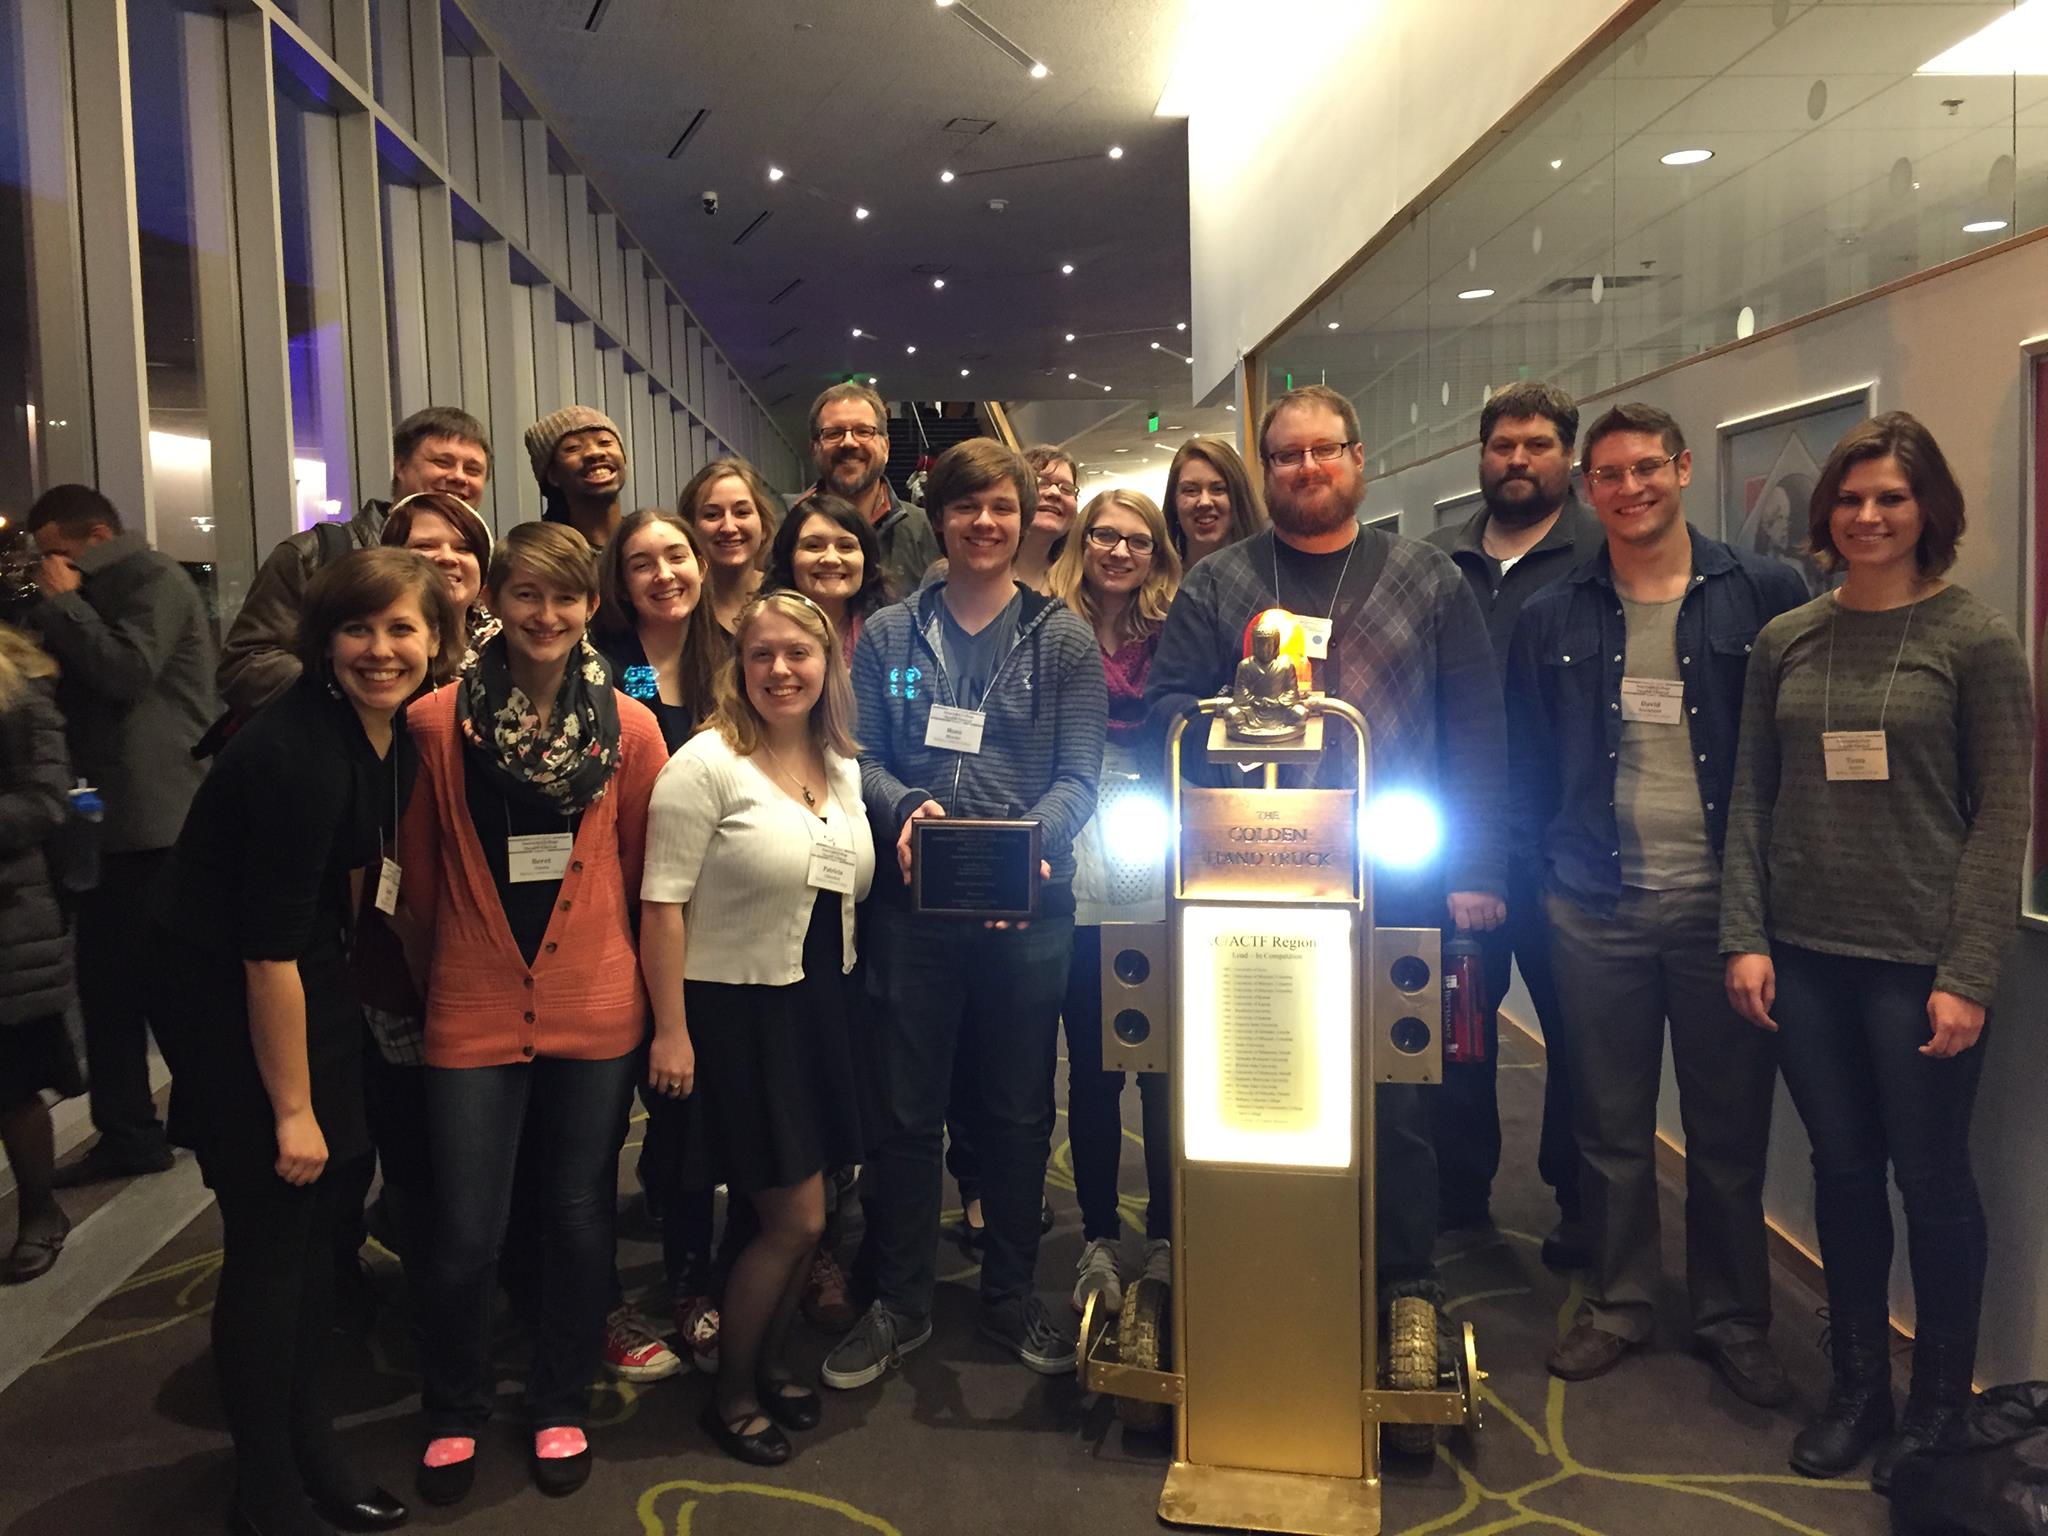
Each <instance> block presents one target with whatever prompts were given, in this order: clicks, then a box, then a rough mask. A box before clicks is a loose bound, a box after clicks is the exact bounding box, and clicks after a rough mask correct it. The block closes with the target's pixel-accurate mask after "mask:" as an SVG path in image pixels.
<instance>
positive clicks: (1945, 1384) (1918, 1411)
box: [1870, 1327, 1977, 1493]
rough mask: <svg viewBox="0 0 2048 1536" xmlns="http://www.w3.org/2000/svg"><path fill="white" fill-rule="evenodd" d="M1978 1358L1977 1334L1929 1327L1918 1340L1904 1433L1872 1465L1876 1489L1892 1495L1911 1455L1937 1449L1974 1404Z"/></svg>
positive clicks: (1901, 1426)
mask: <svg viewBox="0 0 2048 1536" xmlns="http://www.w3.org/2000/svg"><path fill="white" fill-rule="evenodd" d="M1976 1360H1977V1339H1976V1335H1975V1334H1974V1333H1958V1332H1955V1331H1954V1330H1951V1329H1944V1328H1934V1327H1928V1328H1923V1329H1921V1330H1920V1333H1919V1334H1918V1336H1917V1337H1915V1339H1914V1340H1913V1385H1912V1387H1911V1388H1910V1389H1909V1390H1908V1391H1907V1393H1906V1412H1905V1414H1904V1416H1903V1417H1902V1418H1900V1420H1899V1432H1898V1433H1897V1434H1896V1435H1893V1436H1892V1437H1891V1439H1889V1440H1887V1441H1886V1442H1885V1443H1884V1447H1883V1448H1882V1449H1881V1450H1879V1451H1878V1453H1877V1459H1876V1460H1875V1461H1874V1462H1872V1463H1871V1466H1870V1486H1871V1487H1873V1488H1875V1489H1876V1490H1877V1491H1878V1492H1879V1493H1889V1492H1891V1486H1892V1473H1893V1472H1894V1471H1896V1470H1897V1469H1898V1465H1899V1463H1900V1462H1902V1461H1904V1460H1905V1459H1906V1458H1907V1457H1908V1456H1913V1455H1917V1454H1918V1453H1920V1452H1921V1451H1925V1450H1927V1449H1929V1448H1931V1447H1932V1446H1933V1444H1934V1442H1935V1441H1937V1440H1939V1439H1940V1438H1941V1432H1942V1431H1943V1430H1945V1429H1947V1428H1948V1426H1949V1425H1951V1424H1953V1423H1954V1422H1955V1421H1956V1420H1957V1419H1959V1418H1961V1417H1962V1414H1963V1410H1964V1409H1965V1408H1967V1407H1969V1406H1970V1397H1971V1393H1972V1388H1971V1385H1970V1372H1971V1369H1972V1368H1973V1367H1974V1366H1975V1364H1976Z"/></svg>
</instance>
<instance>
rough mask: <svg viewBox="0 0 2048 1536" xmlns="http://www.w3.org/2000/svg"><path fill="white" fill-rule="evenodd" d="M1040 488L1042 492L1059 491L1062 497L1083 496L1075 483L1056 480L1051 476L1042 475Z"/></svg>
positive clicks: (1039, 478) (1039, 483)
mask: <svg viewBox="0 0 2048 1536" xmlns="http://www.w3.org/2000/svg"><path fill="white" fill-rule="evenodd" d="M1038 488H1039V489H1040V490H1041V491H1058V492H1059V493H1060V495H1062V496H1079V495H1080V494H1081V488H1080V487H1079V486H1078V485H1076V484H1074V482H1073V481H1071V480H1055V479H1053V478H1052V476H1050V475H1040V476H1039V477H1038Z"/></svg>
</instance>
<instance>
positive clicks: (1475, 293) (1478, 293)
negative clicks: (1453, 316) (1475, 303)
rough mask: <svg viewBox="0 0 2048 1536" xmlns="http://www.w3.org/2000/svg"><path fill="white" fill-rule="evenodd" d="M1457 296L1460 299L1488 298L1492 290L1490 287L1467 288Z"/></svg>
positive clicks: (1491, 294)
mask: <svg viewBox="0 0 2048 1536" xmlns="http://www.w3.org/2000/svg"><path fill="white" fill-rule="evenodd" d="M1458 297H1459V298H1461V299H1490V298H1492V297H1493V290H1492V289H1491V288H1467V289H1466V290H1465V291H1464V292H1463V293H1461V294H1459V295H1458Z"/></svg>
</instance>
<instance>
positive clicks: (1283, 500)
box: [1266, 477, 1364, 538]
mask: <svg viewBox="0 0 2048 1536" xmlns="http://www.w3.org/2000/svg"><path fill="white" fill-rule="evenodd" d="M1347 480H1349V483H1346V481H1345V480H1338V479H1332V480H1330V481H1327V482H1323V483H1318V484H1315V485H1309V486H1304V487H1300V488H1298V489H1297V488H1293V487H1289V488H1286V489H1277V488H1272V487H1269V488H1268V490H1267V492H1266V510H1267V512H1268V513H1270V514H1271V516H1272V519H1273V526H1274V527H1275V528H1277V529H1279V530H1280V531H1281V532H1282V533H1291V534H1294V535H1296V536H1298V537H1301V538H1320V537H1321V536H1322V535H1324V534H1328V533H1335V532H1336V531H1337V530H1338V529H1339V528H1342V527H1343V526H1344V525H1345V524H1346V523H1349V522H1353V521H1355V520H1356V519H1357V517H1358V502H1359V498H1360V496H1361V495H1362V494H1363V491H1364V487H1363V486H1362V485H1360V484H1358V483H1357V481H1356V480H1355V479H1351V478H1350V477H1347Z"/></svg>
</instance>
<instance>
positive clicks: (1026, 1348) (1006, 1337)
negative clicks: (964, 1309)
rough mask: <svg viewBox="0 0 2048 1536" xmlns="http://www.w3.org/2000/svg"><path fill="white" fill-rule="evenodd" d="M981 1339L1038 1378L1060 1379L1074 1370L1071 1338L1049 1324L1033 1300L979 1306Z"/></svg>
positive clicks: (1048, 1315)
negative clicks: (1054, 1377) (993, 1344)
mask: <svg viewBox="0 0 2048 1536" xmlns="http://www.w3.org/2000/svg"><path fill="white" fill-rule="evenodd" d="M981 1336H982V1337H983V1338H984V1339H987V1340H989V1341H990V1342H992V1343H995V1344H1000V1345H1001V1346H1002V1347H1003V1348H1004V1349H1006V1350H1008V1351H1009V1352H1010V1353H1011V1354H1013V1355H1015V1356H1016V1357H1017V1358H1018V1359H1019V1360H1021V1361H1022V1362H1023V1363H1024V1364H1025V1365H1026V1366H1028V1367H1029V1368H1030V1369H1032V1370H1034V1371H1036V1372H1038V1374H1039V1375H1041V1376H1064V1375H1066V1374H1067V1372H1069V1371H1071V1370H1072V1369H1073V1368H1074V1336H1073V1335H1072V1334H1071V1333H1069V1332H1067V1330H1066V1329H1064V1328H1062V1327H1061V1326H1060V1325H1059V1324H1058V1323H1056V1322H1054V1321H1053V1318H1052V1313H1051V1312H1049V1311H1048V1310H1046V1305H1045V1303H1044V1302H1042V1301H1040V1300H1039V1299H1038V1298H1037V1297H1036V1296H1025V1297H1022V1298H1020V1299H1017V1300H1013V1301H999V1302H996V1303H995V1304H994V1305H992V1306H989V1305H985V1306H983V1307H982V1309H981Z"/></svg>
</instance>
